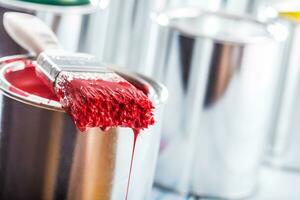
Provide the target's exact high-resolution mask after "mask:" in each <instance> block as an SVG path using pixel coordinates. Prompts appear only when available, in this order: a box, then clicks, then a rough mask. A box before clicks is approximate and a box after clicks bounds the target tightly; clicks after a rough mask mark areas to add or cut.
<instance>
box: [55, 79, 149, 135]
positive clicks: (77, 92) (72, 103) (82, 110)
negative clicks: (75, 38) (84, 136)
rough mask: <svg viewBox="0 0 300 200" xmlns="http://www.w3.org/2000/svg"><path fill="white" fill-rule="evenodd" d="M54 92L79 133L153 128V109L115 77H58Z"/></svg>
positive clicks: (131, 86)
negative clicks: (91, 130) (93, 128)
mask: <svg viewBox="0 0 300 200" xmlns="http://www.w3.org/2000/svg"><path fill="white" fill-rule="evenodd" d="M100 77H101V78H100ZM55 90H56V93H57V96H58V97H59V99H60V103H61V104H62V106H63V108H64V109H65V110H66V112H67V113H68V114H69V115H70V116H71V117H72V119H73V120H74V122H75V124H76V126H77V127H78V128H79V129H80V130H81V131H85V130H86V129H87V128H90V127H100V128H102V129H103V130H106V129H107V128H110V127H117V126H121V127H129V128H134V129H143V128H147V127H148V126H149V125H152V124H154V118H153V112H152V111H153V108H154V107H153V105H152V102H151V101H150V100H149V98H148V97H147V95H146V94H144V93H143V91H141V90H138V89H137V88H135V87H134V86H133V85H132V84H130V83H129V82H127V81H126V80H125V79H123V78H122V77H120V76H118V75H116V74H114V73H111V74H109V73H108V74H101V75H99V74H95V73H92V74H87V73H82V74H81V73H61V74H60V75H59V76H58V78H57V81H56V87H55Z"/></svg>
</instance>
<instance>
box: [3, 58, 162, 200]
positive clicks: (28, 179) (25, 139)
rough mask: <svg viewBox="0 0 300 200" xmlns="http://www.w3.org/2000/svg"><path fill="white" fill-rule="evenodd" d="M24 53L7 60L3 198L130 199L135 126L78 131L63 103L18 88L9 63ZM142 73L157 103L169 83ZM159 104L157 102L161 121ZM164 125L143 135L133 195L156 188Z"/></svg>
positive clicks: (136, 199) (17, 65) (14, 64)
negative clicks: (9, 76) (11, 79)
mask: <svg viewBox="0 0 300 200" xmlns="http://www.w3.org/2000/svg"><path fill="white" fill-rule="evenodd" d="M24 58H27V57H26V56H12V57H9V58H3V59H2V60H1V75H0V87H1V91H2V94H3V95H1V108H2V109H1V127H0V199H3V200H5V199H70V200H76V199H114V200H120V199H125V194H126V187H127V181H128V178H129V177H128V176H129V169H130V162H131V155H132V150H133V134H132V132H131V130H130V129H126V128H113V129H110V130H109V131H108V132H102V131H101V130H100V129H98V128H93V129H90V130H89V131H88V132H85V133H80V132H79V131H78V130H77V129H76V128H75V125H74V124H73V122H72V121H71V120H70V118H69V117H68V116H67V115H66V114H65V113H64V112H63V111H62V109H61V106H60V104H59V103H58V102H56V101H53V100H49V99H45V98H42V97H39V96H36V95H32V94H26V93H25V95H24V93H20V92H16V90H12V89H10V88H11V85H10V83H9V82H8V81H7V80H6V78H5V76H4V72H5V71H6V70H13V69H22V68H24V65H25V64H24V61H22V60H20V59H24ZM128 77H130V78H132V79H133V80H135V79H136V78H137V77H138V79H137V80H142V81H143V84H146V85H147V86H148V87H149V89H150V90H152V95H151V98H152V99H153V100H155V102H156V103H157V108H158V107H159V104H161V103H163V101H164V100H165V99H166V95H167V92H166V89H165V88H164V87H163V86H162V85H160V84H159V83H157V82H155V81H153V80H152V79H149V78H146V77H144V76H139V75H137V74H130V73H128ZM160 112H161V111H160V109H156V111H155V116H156V120H159V116H160ZM157 129H159V127H157V126H153V127H151V128H149V129H147V130H144V131H143V132H142V133H141V134H140V135H139V137H138V138H137V143H136V149H135V155H134V160H133V167H132V176H131V181H130V187H129V196H128V198H129V199H132V200H140V199H147V197H148V195H149V194H150V191H151V187H152V182H153V176H154V169H155V164H156V157H157V153H158V148H159V140H160V135H159V131H158V130H157Z"/></svg>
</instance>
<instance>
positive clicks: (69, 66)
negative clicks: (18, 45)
mask: <svg viewBox="0 0 300 200" xmlns="http://www.w3.org/2000/svg"><path fill="white" fill-rule="evenodd" d="M37 66H38V70H37V71H39V72H40V75H41V76H43V77H45V79H46V80H47V81H48V82H49V83H50V84H51V85H53V84H54V83H55V80H56V78H57V76H58V75H59V74H60V72H62V71H63V72H86V73H89V72H92V73H113V72H112V71H111V70H109V69H108V68H107V67H106V66H107V65H105V64H103V63H100V62H99V61H97V60H96V58H95V57H94V56H91V55H88V54H83V53H66V52H60V53H57V51H56V52H52V51H51V52H43V53H41V54H40V55H39V56H38V58H37Z"/></svg>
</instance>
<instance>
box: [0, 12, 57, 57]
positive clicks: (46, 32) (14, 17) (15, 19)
mask: <svg viewBox="0 0 300 200" xmlns="http://www.w3.org/2000/svg"><path fill="white" fill-rule="evenodd" d="M3 24H4V28H5V30H6V31H7V33H8V34H9V35H10V37H12V38H13V39H14V40H15V41H16V42H17V43H18V44H19V45H20V46H21V47H23V48H25V49H26V50H28V51H30V52H32V53H35V54H36V55H39V54H40V53H41V52H43V51H46V50H62V48H61V46H60V44H59V41H58V39H57V37H56V36H55V34H54V33H53V31H52V30H51V29H50V28H49V27H48V26H47V25H46V24H45V23H44V22H43V21H42V20H40V19H39V18H37V17H35V16H32V15H29V14H24V13H18V12H7V13H5V14H4V19H3Z"/></svg>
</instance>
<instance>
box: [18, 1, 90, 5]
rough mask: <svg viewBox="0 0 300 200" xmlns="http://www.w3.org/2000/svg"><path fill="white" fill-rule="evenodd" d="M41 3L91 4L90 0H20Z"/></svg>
mask: <svg viewBox="0 0 300 200" xmlns="http://www.w3.org/2000/svg"><path fill="white" fill-rule="evenodd" d="M20 1H26V2H32V3H39V4H48V5H57V6H76V5H84V4H89V3H90V0H20Z"/></svg>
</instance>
